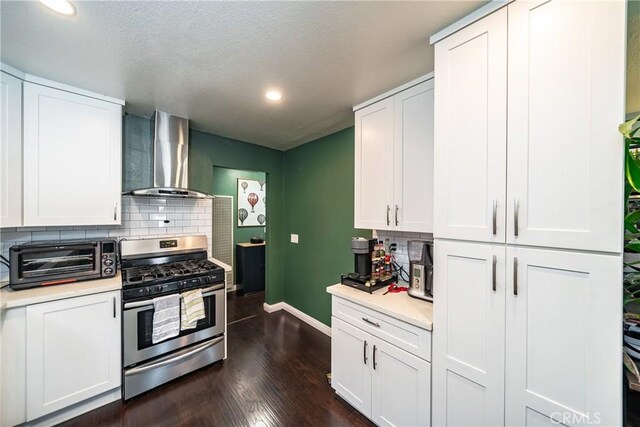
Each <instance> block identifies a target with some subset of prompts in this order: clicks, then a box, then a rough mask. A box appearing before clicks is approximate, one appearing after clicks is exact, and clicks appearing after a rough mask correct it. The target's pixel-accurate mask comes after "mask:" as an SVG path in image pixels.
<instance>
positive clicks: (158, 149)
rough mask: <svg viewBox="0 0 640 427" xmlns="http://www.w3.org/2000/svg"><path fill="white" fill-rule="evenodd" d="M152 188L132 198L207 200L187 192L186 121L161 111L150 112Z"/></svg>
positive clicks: (204, 194) (187, 132) (195, 192)
mask: <svg viewBox="0 0 640 427" xmlns="http://www.w3.org/2000/svg"><path fill="white" fill-rule="evenodd" d="M152 119H153V129H154V138H153V188H141V189H138V190H133V191H132V192H131V193H130V194H132V195H134V196H151V197H190V198H207V197H212V196H211V195H209V194H206V193H201V192H199V191H195V190H190V189H189V119H185V118H184V117H178V116H174V115H171V114H169V113H165V112H162V111H155V112H154V113H153V117H152Z"/></svg>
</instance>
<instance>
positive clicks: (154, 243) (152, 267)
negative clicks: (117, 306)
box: [120, 236, 226, 400]
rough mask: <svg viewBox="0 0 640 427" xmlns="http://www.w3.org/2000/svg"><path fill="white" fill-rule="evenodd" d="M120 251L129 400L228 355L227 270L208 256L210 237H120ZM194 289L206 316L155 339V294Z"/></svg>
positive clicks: (125, 393) (126, 394) (125, 388)
mask: <svg viewBox="0 0 640 427" xmlns="http://www.w3.org/2000/svg"><path fill="white" fill-rule="evenodd" d="M120 256H121V267H122V282H123V290H122V302H123V315H122V319H123V333H122V340H123V343H122V349H123V381H122V384H123V398H124V399H125V400H126V399H130V398H132V397H134V396H136V395H138V394H140V393H143V392H145V391H147V390H150V389H152V388H155V387H157V386H159V385H161V384H164V383H166V382H168V381H171V380H173V379H175V378H177V377H179V376H181V375H185V374H187V373H189V372H192V371H194V370H196V369H199V368H202V367H204V366H206V365H209V364H211V363H214V362H217V361H219V360H222V359H224V358H225V356H226V354H225V353H226V351H225V341H224V340H225V335H224V334H225V332H226V312H225V310H226V304H225V284H224V273H225V272H224V269H222V268H221V267H219V266H217V265H216V264H214V263H212V262H211V261H209V260H208V259H207V237H206V236H189V237H174V238H163V239H142V240H122V241H121V242H120ZM192 289H201V290H202V296H203V300H204V306H205V318H204V319H201V320H198V323H197V325H196V327H195V328H194V329H188V330H184V331H181V332H180V334H179V335H178V336H176V337H174V338H171V339H168V340H166V341H162V342H159V343H157V344H153V343H152V332H153V313H154V305H153V298H156V297H159V296H164V295H171V294H176V293H178V294H179V293H182V292H185V291H188V290H192Z"/></svg>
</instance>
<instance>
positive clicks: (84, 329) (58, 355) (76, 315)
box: [2, 291, 121, 425]
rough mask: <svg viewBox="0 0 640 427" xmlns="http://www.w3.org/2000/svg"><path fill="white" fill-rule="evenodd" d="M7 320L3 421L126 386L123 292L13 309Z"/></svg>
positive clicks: (6, 314) (57, 408)
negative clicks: (123, 377) (122, 342)
mask: <svg viewBox="0 0 640 427" xmlns="http://www.w3.org/2000/svg"><path fill="white" fill-rule="evenodd" d="M2 320H3V323H5V322H6V323H5V324H3V325H2V339H3V355H2V356H3V357H2V359H3V366H2V394H3V399H2V400H3V402H2V425H5V423H6V424H8V425H12V424H19V423H23V422H31V421H34V420H37V419H40V418H41V417H43V416H46V415H49V414H52V413H54V412H56V411H60V410H63V409H67V408H70V407H71V406H72V405H75V404H79V403H80V402H83V404H86V403H87V402H88V401H89V400H90V399H91V398H94V397H98V396H100V395H103V394H104V393H106V392H109V391H112V390H116V391H117V389H118V387H120V383H121V363H120V362H121V361H120V353H121V350H120V348H121V346H120V330H121V324H120V291H112V292H104V293H99V294H93V295H87V296H81V297H76V298H68V299H63V300H58V301H52V302H45V303H41V304H33V305H29V306H26V307H19V308H11V309H8V310H5V312H3V313H2ZM5 363H6V365H5ZM9 365H10V366H9ZM14 370H15V371H16V372H13V371H14ZM5 397H9V400H8V401H6V402H5ZM5 403H6V404H7V405H5ZM91 409H93V408H91ZM76 415H78V414H76Z"/></svg>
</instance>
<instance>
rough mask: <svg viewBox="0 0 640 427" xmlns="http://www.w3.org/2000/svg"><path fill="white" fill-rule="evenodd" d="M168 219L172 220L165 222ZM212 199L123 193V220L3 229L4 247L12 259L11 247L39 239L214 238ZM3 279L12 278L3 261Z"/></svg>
mask: <svg viewBox="0 0 640 427" xmlns="http://www.w3.org/2000/svg"><path fill="white" fill-rule="evenodd" d="M165 221H168V223H165ZM211 233H212V201H211V199H180V198H166V199H159V198H151V197H133V196H123V197H122V224H121V225H115V226H82V227H19V228H2V229H0V250H1V252H2V255H4V257H5V258H7V259H9V248H10V247H11V246H13V245H17V244H25V243H31V242H39V241H61V240H77V239H103V238H114V239H116V240H120V239H123V238H126V239H140V238H151V237H163V236H186V235H194V234H204V235H206V236H207V239H208V241H209V256H211V238H212V234H211ZM0 266H1V268H0V281H4V280H8V279H9V270H8V269H7V268H6V267H5V266H4V265H1V264H0Z"/></svg>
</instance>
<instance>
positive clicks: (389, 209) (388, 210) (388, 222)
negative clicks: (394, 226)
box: [387, 205, 391, 225]
mask: <svg viewBox="0 0 640 427" xmlns="http://www.w3.org/2000/svg"><path fill="white" fill-rule="evenodd" d="M390 211H391V208H390V207H389V205H387V225H391V221H389V212H390Z"/></svg>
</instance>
